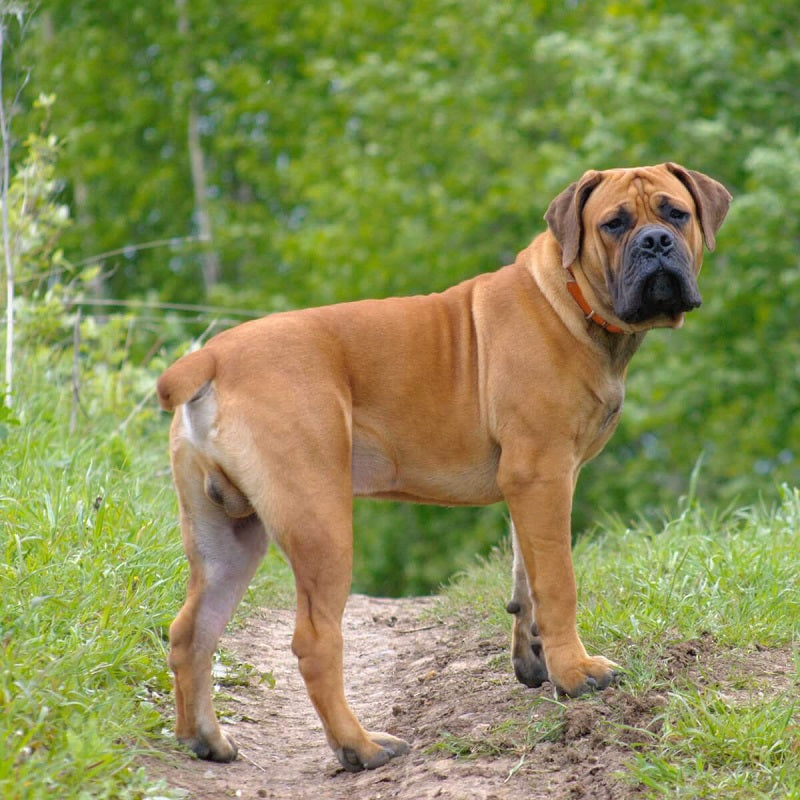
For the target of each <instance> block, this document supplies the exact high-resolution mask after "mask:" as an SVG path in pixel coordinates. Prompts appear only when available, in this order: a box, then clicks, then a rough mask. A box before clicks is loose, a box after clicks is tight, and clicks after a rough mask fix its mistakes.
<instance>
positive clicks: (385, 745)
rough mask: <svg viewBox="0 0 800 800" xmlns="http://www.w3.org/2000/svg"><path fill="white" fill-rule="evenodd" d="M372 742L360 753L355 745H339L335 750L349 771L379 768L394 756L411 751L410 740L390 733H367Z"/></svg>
mask: <svg viewBox="0 0 800 800" xmlns="http://www.w3.org/2000/svg"><path fill="white" fill-rule="evenodd" d="M367 736H368V737H369V740H370V744H371V745H372V747H369V748H367V749H365V750H364V752H362V753H359V752H358V751H357V750H356V749H355V748H354V747H339V748H337V749H336V750H335V751H334V752H335V753H336V758H338V759H339V763H340V764H341V765H342V766H343V767H344V768H345V769H346V770H347V771H348V772H361V770H363V769H377V768H378V767H382V766H383V765H384V764H386V763H387V762H388V761H390V760H391V759H392V758H395V757H396V756H402V755H405V754H406V753H407V752H408V751H409V745H408V742H405V741H403V740H402V739H398V738H397V737H396V736H391V735H390V734H388V733H372V732H369V733H367Z"/></svg>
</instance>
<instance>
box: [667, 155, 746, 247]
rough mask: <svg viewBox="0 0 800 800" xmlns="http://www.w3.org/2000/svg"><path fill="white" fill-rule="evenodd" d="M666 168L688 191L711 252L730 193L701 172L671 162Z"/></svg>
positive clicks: (728, 204) (729, 199)
mask: <svg viewBox="0 0 800 800" xmlns="http://www.w3.org/2000/svg"><path fill="white" fill-rule="evenodd" d="M666 167H667V169H668V170H669V171H670V172H671V173H672V174H673V175H674V176H675V177H676V178H677V179H678V180H679V181H680V182H681V183H682V184H683V185H684V186H685V187H686V188H687V189H688V190H689V194H690V195H691V196H692V199H693V200H694V204H695V206H696V207H697V215H698V216H699V217H700V228H701V229H702V231H703V240H704V241H705V243H706V247H707V248H708V249H709V250H713V249H714V247H715V246H716V244H717V240H716V233H717V231H718V230H719V228H720V225H722V220H724V219H725V215H726V214H727V213H728V208H729V207H730V204H731V194H730V192H729V191H728V190H727V189H726V188H725V187H724V186H723V185H722V184H721V183H719V182H718V181H715V180H714V179H713V178H709V177H708V175H704V174H703V173H702V172H695V171H694V170H692V169H686V167H682V166H681V165H680V164H673V163H672V162H670V163H668V164H667V165H666Z"/></svg>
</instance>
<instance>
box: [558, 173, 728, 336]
mask: <svg viewBox="0 0 800 800" xmlns="http://www.w3.org/2000/svg"><path fill="white" fill-rule="evenodd" d="M730 200H731V196H730V194H729V193H728V191H727V190H726V189H725V187H724V186H722V185H721V184H720V183H718V182H717V181H715V180H713V179H712V178H709V177H708V176H707V175H703V174H702V173H701V172H694V171H693V170H689V169H685V168H684V167H681V166H679V165H678V164H672V163H668V164H661V165H659V166H655V167H635V168H632V169H610V170H605V171H602V172H600V171H596V170H590V171H589V172H587V173H585V174H584V175H583V177H582V178H581V179H580V180H579V181H577V182H575V183H573V184H572V185H570V186H569V187H567V188H566V189H565V190H564V191H563V192H562V193H561V194H560V195H558V197H556V198H555V200H553V202H552V203H551V204H550V207H549V208H548V210H547V213H546V214H545V219H546V220H547V224H548V226H549V228H550V231H551V232H552V234H553V236H555V238H556V240H557V241H558V243H559V244H560V245H561V250H562V263H563V266H564V267H571V266H573V265H575V264H579V265H580V268H581V270H582V271H583V273H584V275H585V277H586V280H587V281H588V282H589V284H590V285H591V288H592V292H593V294H594V295H595V296H596V297H597V298H598V300H599V302H600V303H601V304H603V305H604V306H605V307H606V309H607V310H608V311H611V312H613V316H615V317H616V318H618V319H619V320H621V321H622V322H623V323H625V324H626V327H627V328H628V329H630V330H646V329H648V328H653V327H657V326H670V327H679V326H680V325H681V324H682V322H683V317H684V314H685V313H686V312H687V311H691V310H692V309H693V308H697V307H698V306H699V305H700V303H701V297H700V291H699V289H698V287H697V274H698V273H699V271H700V266H701V264H702V260H703V242H705V245H706V247H708V249H709V250H713V249H714V244H715V235H716V232H717V231H718V230H719V227H720V225H721V224H722V221H723V219H724V218H725V215H726V214H727V212H728V206H729V205H730Z"/></svg>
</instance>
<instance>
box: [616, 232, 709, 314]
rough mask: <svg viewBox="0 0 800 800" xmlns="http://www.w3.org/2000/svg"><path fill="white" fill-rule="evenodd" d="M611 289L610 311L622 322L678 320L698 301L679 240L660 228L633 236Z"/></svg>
mask: <svg viewBox="0 0 800 800" xmlns="http://www.w3.org/2000/svg"><path fill="white" fill-rule="evenodd" d="M614 288H615V291H614V310H615V312H616V314H617V315H618V316H619V318H620V319H622V320H624V321H625V322H643V321H645V320H648V319H652V318H654V317H659V316H663V315H666V316H669V317H678V316H679V315H680V314H683V313H684V312H686V311H691V310H692V309H693V308H697V307H698V306H699V305H700V303H701V302H702V298H701V297H700V291H699V289H698V288H697V281H696V279H695V275H694V271H693V270H692V260H691V256H690V254H689V252H688V250H687V248H686V246H685V244H684V243H683V239H681V238H680V237H679V236H677V235H676V234H675V232H674V231H672V230H670V229H669V228H666V227H664V226H663V225H646V226H645V227H643V228H641V229H640V230H638V231H637V232H636V233H635V234H634V236H633V237H632V238H631V240H630V242H629V243H628V247H627V249H626V252H625V254H624V255H623V268H622V270H621V274H620V275H619V278H618V280H617V282H616V285H615V287H614Z"/></svg>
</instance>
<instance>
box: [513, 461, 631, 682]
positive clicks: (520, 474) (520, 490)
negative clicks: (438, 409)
mask: <svg viewBox="0 0 800 800" xmlns="http://www.w3.org/2000/svg"><path fill="white" fill-rule="evenodd" d="M504 455H505V454H504ZM509 461H510V459H506V463H505V464H503V462H502V460H501V469H500V472H499V473H498V482H499V483H500V488H501V489H502V490H503V494H504V496H505V499H506V502H507V503H508V508H509V511H510V512H511V519H512V520H513V524H514V528H515V532H516V546H517V550H518V553H519V554H518V555H517V556H516V558H517V559H521V562H519V563H518V566H519V567H521V566H523V565H524V569H525V572H526V574H527V577H528V584H529V586H530V589H531V595H532V602H533V603H534V604H535V608H536V624H537V627H538V633H539V636H540V637H541V644H542V646H543V647H544V657H545V664H546V669H547V673H548V674H549V677H550V680H551V681H552V682H553V683H554V684H555V685H556V687H557V688H558V689H559V691H561V692H564V693H566V694H568V695H570V696H572V697H575V696H577V695H580V694H582V693H584V692H587V691H590V690H592V689H602V688H605V687H606V686H608V685H609V684H610V683H611V682H612V681H613V680H614V679H615V678H616V675H617V673H616V672H615V666H616V665H615V664H614V663H613V662H611V661H609V660H608V659H606V658H603V657H602V656H594V657H592V656H589V655H587V653H586V650H585V648H584V646H583V643H582V642H581V640H580V638H579V637H578V631H577V628H576V625H575V622H576V611H577V593H576V589H575V575H574V572H573V569H572V552H571V540H570V516H571V509H572V494H573V472H574V470H573V469H571V468H570V466H569V462H568V461H567V460H565V463H564V465H563V466H564V468H563V469H561V470H558V469H553V462H552V460H551V462H550V471H552V477H549V476H547V477H546V476H545V475H546V474H547V473H545V474H543V472H542V470H541V466H542V465H541V464H537V465H536V467H537V468H528V467H529V466H530V465H526V467H525V468H519V467H514V466H512V465H510V464H509V463H508V462H509ZM556 463H557V462H556ZM528 476H533V477H528ZM518 602H519V601H518ZM512 610H513V609H512ZM523 610H524V608H521V611H523ZM522 616H523V619H522V622H521V625H525V624H532V623H533V620H532V616H529V615H528V614H524V615H522ZM518 618H519V616H518ZM515 631H516V629H515ZM528 639H531V637H530V636H528V635H525V631H524V630H522V629H521V628H520V630H519V631H518V632H516V636H515V645H514V646H515V647H517V646H519V647H520V654H521V649H522V647H524V646H525V644H526V643H528V644H529V645H530V644H531V643H532V642H531V643H529V642H528ZM517 643H519V645H518V644H517ZM515 654H516V650H515ZM526 657H527V654H526Z"/></svg>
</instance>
